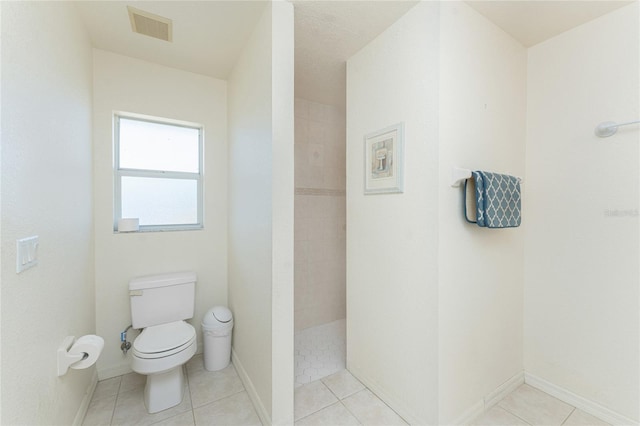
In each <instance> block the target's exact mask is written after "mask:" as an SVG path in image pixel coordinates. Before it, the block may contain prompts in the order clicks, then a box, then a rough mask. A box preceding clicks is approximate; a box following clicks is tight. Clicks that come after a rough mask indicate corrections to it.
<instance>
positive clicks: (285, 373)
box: [228, 2, 293, 424]
mask: <svg viewBox="0 0 640 426" xmlns="http://www.w3.org/2000/svg"><path fill="white" fill-rule="evenodd" d="M228 84H229V216H228V217H229V221H228V226H229V306H230V308H231V310H232V311H233V313H234V320H235V325H234V331H233V339H234V343H233V348H234V353H233V358H234V363H235V365H236V368H237V369H238V370H239V373H240V375H241V377H242V378H243V380H244V382H245V385H246V387H247V390H248V392H249V395H250V396H251V398H252V400H253V401H254V404H255V405H256V407H257V409H258V414H259V415H260V417H261V420H262V421H263V422H264V423H266V424H271V423H273V424H285V423H291V422H292V420H293V419H292V417H293V10H292V5H291V4H290V3H288V2H275V3H273V4H269V5H267V7H266V8H265V12H264V14H263V16H262V18H261V19H260V21H259V23H258V25H257V26H256V28H255V30H254V32H253V34H252V36H251V38H250V40H249V41H248V42H247V45H246V46H245V48H244V51H243V53H242V55H241V56H240V58H239V59H238V62H237V63H236V65H235V67H234V69H233V71H232V73H231V75H230V77H229V81H228Z"/></svg>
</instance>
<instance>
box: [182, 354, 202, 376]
mask: <svg viewBox="0 0 640 426" xmlns="http://www.w3.org/2000/svg"><path fill="white" fill-rule="evenodd" d="M186 366H187V372H188V373H189V374H193V373H195V372H196V371H202V370H204V360H203V358H202V354H196V355H194V356H193V357H192V358H191V359H190V360H189V362H187V364H186Z"/></svg>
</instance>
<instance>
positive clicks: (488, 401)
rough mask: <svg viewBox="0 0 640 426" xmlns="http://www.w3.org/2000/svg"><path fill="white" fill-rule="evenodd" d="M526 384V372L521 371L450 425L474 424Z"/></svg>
mask: <svg viewBox="0 0 640 426" xmlns="http://www.w3.org/2000/svg"><path fill="white" fill-rule="evenodd" d="M523 383H524V371H520V372H519V373H516V374H515V375H513V376H512V377H511V378H510V379H508V380H507V381H506V382H504V383H503V384H501V385H500V386H498V387H497V388H495V389H494V390H492V391H491V392H489V393H488V394H486V395H485V396H484V397H483V398H482V399H480V400H479V401H477V402H476V403H475V404H473V405H472V406H471V407H469V408H468V409H467V410H466V411H465V412H464V413H462V415H461V416H459V417H458V418H457V419H456V420H455V421H453V422H451V423H450V424H453V425H468V424H471V423H473V422H474V421H475V420H476V419H477V418H478V417H480V416H481V415H482V414H484V412H485V411H487V410H488V409H490V408H491V407H493V406H494V405H496V404H497V403H498V402H500V400H502V398H504V397H505V396H507V395H508V394H509V393H511V392H512V391H514V390H515V389H517V388H518V386H520V385H522V384H523Z"/></svg>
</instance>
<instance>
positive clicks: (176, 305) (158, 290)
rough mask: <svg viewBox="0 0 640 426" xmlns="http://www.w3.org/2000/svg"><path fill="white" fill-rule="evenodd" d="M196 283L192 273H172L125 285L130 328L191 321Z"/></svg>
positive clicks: (140, 278) (134, 280)
mask: <svg viewBox="0 0 640 426" xmlns="http://www.w3.org/2000/svg"><path fill="white" fill-rule="evenodd" d="M196 280H197V277H196V274H195V272H175V273H171V274H160V275H147V276H144V277H137V278H133V279H132V280H131V281H129V299H130V301H131V324H132V325H133V328H144V327H149V326H152V325H159V324H165V323H168V322H173V321H180V320H185V319H189V318H193V312H194V304H195V289H196Z"/></svg>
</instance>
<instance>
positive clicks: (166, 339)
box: [129, 272, 198, 413]
mask: <svg viewBox="0 0 640 426" xmlns="http://www.w3.org/2000/svg"><path fill="white" fill-rule="evenodd" d="M195 282H196V275H195V273H193V272H181V273H173V274H162V275H150V276H145V277H139V278H135V279H133V280H131V281H130V282H129V297H130V301H131V319H132V325H133V328H135V329H142V332H141V333H140V335H139V336H138V337H136V339H135V340H134V341H133V348H132V351H131V353H132V356H131V369H132V370H133V371H135V372H136V373H139V374H144V375H146V376H147V383H146V385H145V387H144V404H145V406H146V407H147V411H148V412H149V413H157V412H159V411H162V410H166V409H168V408H171V407H173V406H176V405H178V404H180V402H181V401H182V398H183V397H184V389H185V379H184V372H183V370H182V368H183V365H184V364H185V363H186V362H187V361H189V360H190V359H191V357H192V356H193V355H194V354H195V353H196V349H197V346H198V343H197V337H196V330H195V329H194V328H193V326H192V325H191V324H188V323H187V322H185V321H184V320H186V319H189V318H192V317H193V312H194V301H195V298H194V293H195Z"/></svg>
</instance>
